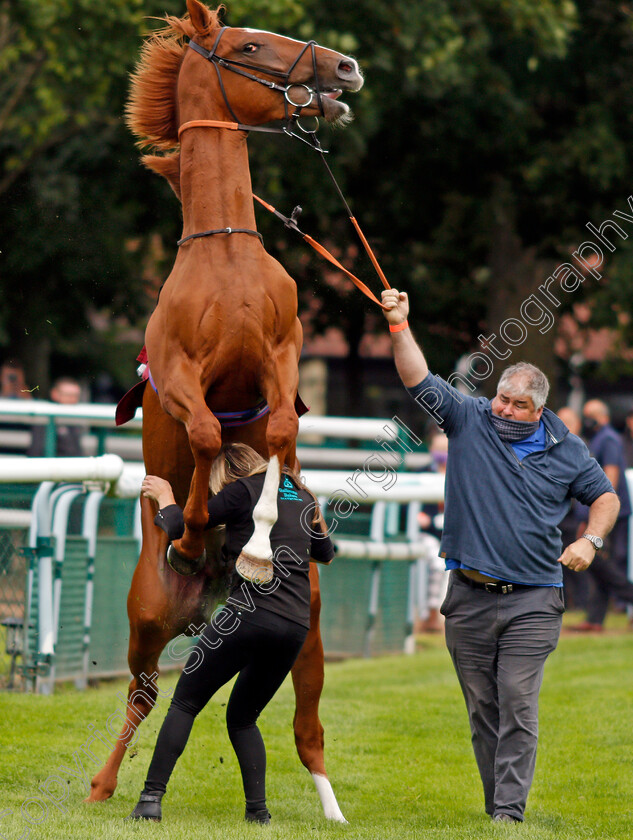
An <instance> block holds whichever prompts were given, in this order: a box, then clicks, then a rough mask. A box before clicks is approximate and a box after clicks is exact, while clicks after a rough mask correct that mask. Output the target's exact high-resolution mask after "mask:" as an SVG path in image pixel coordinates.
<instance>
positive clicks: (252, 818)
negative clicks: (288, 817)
mask: <svg viewBox="0 0 633 840" xmlns="http://www.w3.org/2000/svg"><path fill="white" fill-rule="evenodd" d="M244 819H245V820H246V822H256V823H261V824H262V825H268V823H269V822H270V819H271V817H270V811H269V810H268V808H262V809H261V810H260V811H249V810H248V808H247V809H246V813H245V814H244Z"/></svg>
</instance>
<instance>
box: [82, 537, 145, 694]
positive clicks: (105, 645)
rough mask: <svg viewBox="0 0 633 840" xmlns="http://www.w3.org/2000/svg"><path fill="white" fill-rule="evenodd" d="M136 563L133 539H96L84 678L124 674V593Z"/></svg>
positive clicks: (126, 626) (126, 624)
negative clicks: (90, 621) (90, 624)
mask: <svg viewBox="0 0 633 840" xmlns="http://www.w3.org/2000/svg"><path fill="white" fill-rule="evenodd" d="M137 560H138V542H137V541H136V539H134V537H100V538H99V539H98V540H97V549H96V556H95V572H94V599H93V606H92V629H91V632H90V648H89V651H90V656H89V664H88V678H92V677H104V676H114V675H117V674H127V673H129V671H128V664H127V649H128V642H129V637H130V632H129V622H128V617H127V593H128V590H129V588H130V583H131V581H132V575H133V574H134V569H135V567H136V561H137Z"/></svg>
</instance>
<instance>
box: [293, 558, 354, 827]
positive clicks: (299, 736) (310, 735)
mask: <svg viewBox="0 0 633 840" xmlns="http://www.w3.org/2000/svg"><path fill="white" fill-rule="evenodd" d="M310 587H311V597H310V631H309V632H308V635H307V636H306V640H305V642H304V645H303V647H302V648H301V652H300V653H299V656H298V657H297V661H296V662H295V664H294V666H293V668H292V682H293V684H294V689H295V696H296V698H297V700H296V709H295V717H294V723H293V725H294V731H295V744H296V746H297V752H298V753H299V758H300V759H301V762H302V764H303V765H304V767H306V768H307V769H308V770H309V771H310V773H311V774H312V778H313V779H314V783H315V785H316V788H317V791H318V793H319V796H320V797H321V804H322V805H323V813H324V814H325V816H326V818H327V819H329V820H336V821H337V822H347V820H346V819H345V817H344V816H343V814H342V812H341V809H340V808H339V805H338V802H337V801H336V797H335V795H334V791H333V790H332V785H331V784H330V780H329V779H328V777H327V773H326V772H325V760H324V756H323V749H324V741H323V726H322V725H321V721H320V720H319V700H320V698H321V692H322V690H323V642H322V641H321V631H320V628H319V615H320V612H321V593H320V590H319V574H318V571H317V569H316V566H315V565H314V564H311V565H310Z"/></svg>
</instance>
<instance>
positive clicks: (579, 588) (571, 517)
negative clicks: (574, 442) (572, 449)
mask: <svg viewBox="0 0 633 840" xmlns="http://www.w3.org/2000/svg"><path fill="white" fill-rule="evenodd" d="M556 413H557V414H558V417H559V418H560V419H561V420H562V421H563V423H564V424H565V425H566V426H567V428H568V429H569V431H570V432H571V433H572V435H576V436H577V437H580V434H581V432H582V420H581V419H580V415H579V414H578V412H576V411H574V409H573V408H569V406H563V408H561V409H559V410H558V411H557V412H556ZM580 507H581V506H580V505H578V503H577V502H576V500H575V499H572V502H571V507H570V508H569V511H568V512H567V514H566V515H565V518H564V519H563V521H562V522H561V523H560V525H559V526H558V527H559V528H560V533H561V539H562V541H563V550H564V549H566V548H567V546H568V545H571V544H572V543H573V542H574V541H575V540H577V539H578V538H579V537H581V536H582V534H583V531H584V527H582V526H583V525H584V522H582V521H581V518H580V517H579V515H578V510H579V508H580ZM583 510H584V508H583ZM583 518H584V517H583ZM563 586H564V588H565V601H566V604H567V607H568V608H569V609H577V610H584V609H586V608H587V601H588V594H587V593H588V591H589V580H588V578H587V576H586V575H577V574H575V573H574V572H572V571H570V570H569V569H568V568H567V566H563Z"/></svg>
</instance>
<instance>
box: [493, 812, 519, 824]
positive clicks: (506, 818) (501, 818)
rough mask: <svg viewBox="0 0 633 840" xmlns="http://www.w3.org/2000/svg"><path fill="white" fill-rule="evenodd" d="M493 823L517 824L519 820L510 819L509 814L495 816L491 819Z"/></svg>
mask: <svg viewBox="0 0 633 840" xmlns="http://www.w3.org/2000/svg"><path fill="white" fill-rule="evenodd" d="M492 821H493V822H505V823H518V822H521V820H517V818H516V817H511V816H510V814H495V816H494V817H493V818H492Z"/></svg>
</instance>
